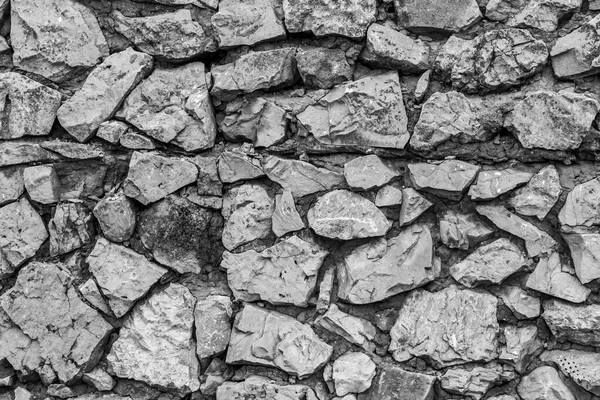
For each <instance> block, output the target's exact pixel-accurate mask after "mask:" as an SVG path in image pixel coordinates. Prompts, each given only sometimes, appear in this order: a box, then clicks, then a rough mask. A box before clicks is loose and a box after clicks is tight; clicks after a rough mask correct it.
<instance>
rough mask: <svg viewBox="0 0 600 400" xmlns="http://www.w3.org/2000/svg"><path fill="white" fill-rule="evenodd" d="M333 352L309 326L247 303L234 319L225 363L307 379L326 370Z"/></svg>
mask: <svg viewBox="0 0 600 400" xmlns="http://www.w3.org/2000/svg"><path fill="white" fill-rule="evenodd" d="M332 352H333V348H332V347H331V346H330V345H328V344H327V343H325V342H323V341H322V340H321V339H320V338H319V337H318V336H317V335H316V334H315V333H314V331H313V330H312V329H311V328H310V326H308V325H305V324H302V323H300V322H298V321H297V320H295V319H294V318H292V317H289V316H287V315H285V314H281V313H279V312H276V311H268V310H265V309H262V308H259V307H256V306H253V305H250V304H247V305H246V306H245V307H244V309H243V310H242V311H240V312H239V313H238V314H237V315H236V317H235V322H234V325H233V331H232V332H231V340H230V342H229V348H228V350H227V359H226V362H227V363H228V364H246V363H247V364H256V365H263V366H269V367H277V368H280V369H282V370H283V371H285V372H287V373H288V374H291V375H294V376H298V377H300V378H304V377H307V376H309V375H311V374H312V373H314V372H315V371H317V370H318V369H319V368H321V367H323V366H324V365H325V363H326V362H327V361H329V359H330V358H331V354H332Z"/></svg>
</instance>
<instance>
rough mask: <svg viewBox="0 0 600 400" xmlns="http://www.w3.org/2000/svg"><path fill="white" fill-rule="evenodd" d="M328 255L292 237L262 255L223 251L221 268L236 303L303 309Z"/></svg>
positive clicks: (317, 247) (250, 251) (321, 249)
mask: <svg viewBox="0 0 600 400" xmlns="http://www.w3.org/2000/svg"><path fill="white" fill-rule="evenodd" d="M328 254H329V252H327V251H325V250H324V249H323V248H321V247H320V246H318V245H315V244H312V243H309V242H306V241H304V240H302V239H300V238H299V237H297V236H292V237H290V238H289V239H286V240H284V241H282V242H279V243H277V244H276V245H275V246H272V247H269V248H268V249H266V250H264V251H262V252H261V253H258V252H256V251H254V250H249V251H245V252H243V253H237V254H234V253H229V252H225V253H224V254H223V261H222V262H221V268H224V269H226V270H227V281H228V283H229V287H230V288H231V290H232V291H233V295H234V296H235V298H236V300H242V301H245V302H252V301H258V300H263V301H268V302H269V303H272V304H275V305H280V304H293V305H295V306H299V307H306V306H307V305H308V299H309V298H310V296H311V295H312V294H313V292H314V290H315V286H316V284H317V275H318V273H319V269H320V268H321V265H322V264H323V261H324V260H325V257H327V255H328Z"/></svg>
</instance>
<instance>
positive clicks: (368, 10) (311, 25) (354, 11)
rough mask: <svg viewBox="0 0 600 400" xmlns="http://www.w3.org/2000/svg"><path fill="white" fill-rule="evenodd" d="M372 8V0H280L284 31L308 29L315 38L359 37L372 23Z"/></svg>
mask: <svg viewBox="0 0 600 400" xmlns="http://www.w3.org/2000/svg"><path fill="white" fill-rule="evenodd" d="M376 8H377V7H376V2H375V1H374V0H336V1H334V2H330V1H325V0H317V1H314V2H310V3H305V2H297V1H293V0H283V12H284V14H285V27H286V28H287V30H288V32H290V33H299V32H312V33H314V34H315V36H317V37H320V36H328V35H337V36H347V37H350V38H353V39H361V38H363V37H364V36H365V33H366V31H367V28H368V27H369V24H371V23H372V22H375V15H376ZM342 10H343V11H342ZM340 11H342V12H340Z"/></svg>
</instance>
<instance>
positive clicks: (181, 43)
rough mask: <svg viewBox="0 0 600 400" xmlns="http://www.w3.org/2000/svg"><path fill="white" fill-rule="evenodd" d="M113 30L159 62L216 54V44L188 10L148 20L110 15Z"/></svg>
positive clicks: (113, 13) (149, 17)
mask: <svg viewBox="0 0 600 400" xmlns="http://www.w3.org/2000/svg"><path fill="white" fill-rule="evenodd" d="M111 17H112V19H113V21H114V29H115V31H117V32H118V33H120V34H121V35H123V36H125V37H126V38H127V39H128V40H129V41H131V42H132V43H133V44H134V45H135V47H136V48H138V49H139V50H140V51H143V52H144V53H147V54H150V55H151V56H155V57H156V58H157V59H159V60H161V61H185V60H189V59H190V58H193V57H197V56H200V55H204V54H206V53H210V52H214V51H216V50H217V44H216V42H215V40H214V39H213V38H211V37H209V36H208V35H207V34H206V32H205V31H204V28H203V27H202V26H201V25H200V24H199V23H198V22H196V21H194V20H193V18H192V13H191V12H190V10H187V9H179V10H177V11H175V12H172V13H165V14H158V15H153V16H148V17H132V18H130V17H126V16H124V15H123V14H121V12H119V11H113V12H112V14H111Z"/></svg>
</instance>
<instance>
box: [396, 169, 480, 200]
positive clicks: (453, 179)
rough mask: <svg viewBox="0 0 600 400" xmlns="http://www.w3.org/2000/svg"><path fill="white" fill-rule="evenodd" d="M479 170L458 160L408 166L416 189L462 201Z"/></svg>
mask: <svg viewBox="0 0 600 400" xmlns="http://www.w3.org/2000/svg"><path fill="white" fill-rule="evenodd" d="M479 168H480V167H479V166H476V165H473V164H469V163H466V162H463V161H457V160H447V161H442V162H441V163H440V164H429V163H415V164H408V171H409V173H410V180H411V182H412V183H413V185H414V186H415V189H417V190H421V189H423V190H425V191H429V192H431V193H433V194H436V195H439V196H443V197H447V198H449V199H451V200H460V198H461V197H462V194H463V193H464V192H465V191H466V189H467V188H468V187H469V185H470V184H471V182H473V180H474V179H475V176H476V175H477V172H479Z"/></svg>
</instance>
